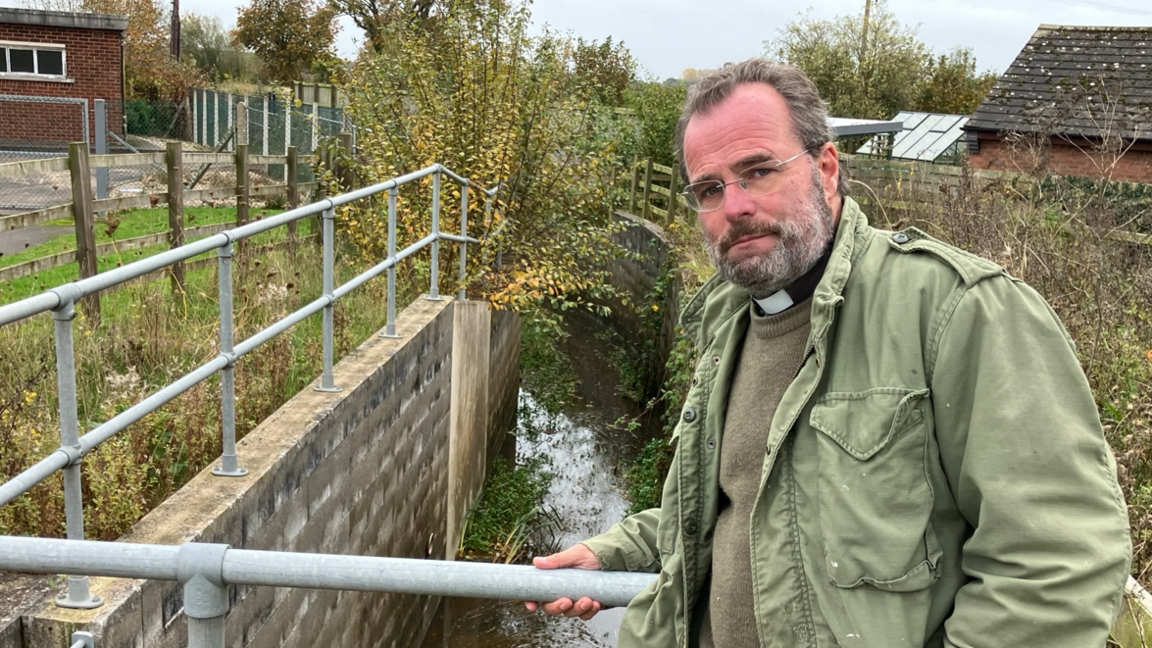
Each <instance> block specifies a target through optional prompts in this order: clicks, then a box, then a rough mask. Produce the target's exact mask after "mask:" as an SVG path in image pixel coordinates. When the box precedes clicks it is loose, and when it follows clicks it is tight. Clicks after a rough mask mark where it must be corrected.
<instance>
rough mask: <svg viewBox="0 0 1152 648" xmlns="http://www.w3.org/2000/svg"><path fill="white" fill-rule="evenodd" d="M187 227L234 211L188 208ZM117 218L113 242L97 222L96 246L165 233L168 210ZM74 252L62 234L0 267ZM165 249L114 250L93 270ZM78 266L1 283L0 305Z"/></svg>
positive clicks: (230, 216) (280, 233)
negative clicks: (117, 224)
mask: <svg viewBox="0 0 1152 648" xmlns="http://www.w3.org/2000/svg"><path fill="white" fill-rule="evenodd" d="M277 213H279V211H278V210H269V209H253V210H252V211H251V217H252V218H253V219H256V218H264V217H266V216H272V215H275V214H277ZM185 214H186V222H187V227H189V228H191V227H198V226H200V225H211V224H215V223H227V222H232V221H234V220H236V209H235V208H234V207H191V208H188V209H187V210H186V211H185ZM117 218H119V219H120V224H119V226H118V227H117V228H116V230H115V232H114V233H113V234H114V236H115V239H113V237H112V236H109V234H108V233H107V231H106V230H107V228H106V227H105V225H104V223H103V222H102V221H97V224H96V243H97V244H101V243H109V242H112V241H113V240H116V241H123V240H125V239H130V238H136V237H139V236H145V235H147V234H155V233H157V232H166V231H168V210H167V208H158V209H141V210H135V211H132V212H124V213H122V214H120V215H118V216H117ZM310 233H311V229H310V221H309V219H304V220H302V221H298V235H299V236H307V235H309V234H310ZM286 237H287V229H286V228H284V227H279V228H276V229H275V230H272V231H270V232H266V233H264V234H260V235H258V236H255V237H252V238H251V239H249V240H250V241H251V243H252V244H253V245H262V244H267V243H275V242H279V241H283V240H285V238H286ZM75 249H76V237H75V235H74V234H72V233H68V234H62V235H60V236H57V237H55V238H53V239H51V240H49V241H46V242H44V243H42V244H40V245H36V246H33V247H29V248H28V249H26V250H23V251H21V252H20V253H18V254H11V255H4V256H0V268H2V267H7V266H11V265H15V264H17V263H23V262H25V261H30V260H32V259H39V258H41V257H46V256H51V255H53V254H59V253H61V252H69V251H73V250H75ZM167 249H168V244H167V243H157V244H155V245H149V246H146V247H142V248H137V249H134V250H125V251H117V252H112V253H109V254H105V255H103V256H100V257H97V259H96V267H97V271H98V272H106V271H108V270H110V269H112V268H117V267H120V266H123V265H128V264H129V263H132V262H134V261H139V260H140V259H144V258H147V257H150V256H152V255H154V254H158V253H160V252H163V251H165V250H167ZM214 254H215V252H206V253H204V254H202V255H200V256H198V257H196V258H198V259H199V258H205V257H209V256H212V255H214ZM78 267H79V266H78V264H77V263H76V262H74V261H73V262H71V263H66V264H64V265H61V266H57V267H55V268H50V269H48V270H44V271H42V272H38V273H35V274H32V275H27V276H24V277H17V278H16V279H12V280H11V281H6V282H0V304H7V303H11V302H14V301H18V300H20V299H24V298H27V297H31V296H33V295H37V294H40V293H42V292H44V291H46V290H49V289H51V288H54V287H56V286H60V285H63V284H66V283H68V282H70V281H75V280H76V279H77V277H78V276H79V271H78Z"/></svg>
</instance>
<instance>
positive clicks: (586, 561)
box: [524, 544, 600, 621]
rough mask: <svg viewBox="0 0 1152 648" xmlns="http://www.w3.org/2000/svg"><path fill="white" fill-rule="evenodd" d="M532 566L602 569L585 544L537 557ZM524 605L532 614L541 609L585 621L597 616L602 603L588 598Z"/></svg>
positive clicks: (547, 612)
mask: <svg viewBox="0 0 1152 648" xmlns="http://www.w3.org/2000/svg"><path fill="white" fill-rule="evenodd" d="M532 564H533V565H535V566H536V568H537V569H600V559H599V558H597V557H596V554H594V553H592V550H591V549H589V548H588V547H587V546H586V545H583V544H575V545H572V546H571V547H569V548H567V549H565V550H564V551H561V552H560V553H554V554H552V555H551V556H537V557H536V558H533V559H532ZM524 605H525V606H526V607H527V608H528V610H529V611H532V612H535V611H536V608H540V609H541V610H543V611H544V613H545V614H552V615H557V616H566V617H580V618H581V619H583V620H584V621H587V620H589V619H591V618H592V617H594V616H596V613H597V612H599V611H600V602H599V601H593V600H592V599H590V598H588V597H587V596H585V597H583V598H581V599H580V600H579V601H576V602H575V603H573V602H572V599H570V598H567V597H565V598H559V599H556V600H555V601H552V602H551V603H536V602H535V601H527V602H525V603H524Z"/></svg>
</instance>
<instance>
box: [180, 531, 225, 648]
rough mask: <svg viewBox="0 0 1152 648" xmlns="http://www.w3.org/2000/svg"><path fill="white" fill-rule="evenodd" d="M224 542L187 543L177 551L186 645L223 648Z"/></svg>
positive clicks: (201, 647)
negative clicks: (182, 588)
mask: <svg viewBox="0 0 1152 648" xmlns="http://www.w3.org/2000/svg"><path fill="white" fill-rule="evenodd" d="M228 549H229V546H228V545H221V544H196V543H188V544H185V545H183V546H181V547H180V553H179V554H177V562H178V565H177V568H176V575H177V579H178V580H179V581H180V582H181V583H183V584H184V616H185V617H187V618H188V648H224V615H225V614H227V612H228V586H227V585H225V584H224V554H226V553H227V552H228Z"/></svg>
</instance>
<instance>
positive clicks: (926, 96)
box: [915, 47, 997, 115]
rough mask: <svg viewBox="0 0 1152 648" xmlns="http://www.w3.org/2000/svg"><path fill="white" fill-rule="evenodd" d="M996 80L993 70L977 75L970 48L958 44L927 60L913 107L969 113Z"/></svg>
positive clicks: (934, 110) (959, 113)
mask: <svg viewBox="0 0 1152 648" xmlns="http://www.w3.org/2000/svg"><path fill="white" fill-rule="evenodd" d="M996 79H997V75H996V73H995V72H992V71H985V72H982V73H980V74H977V73H976V57H974V56H973V55H972V50H970V49H968V48H966V47H963V48H962V47H957V48H956V49H954V50H952V51H951V52H949V53H947V54H942V55H940V56H938V57H936V58H934V59H932V60H931V61H930V62H929V63H928V65H927V67H926V69H925V72H924V78H923V79H922V81H921V85H920V93H919V97H918V98H917V100H916V105H915V109H916V110H920V111H923V112H938V113H948V114H952V115H970V114H972V113H973V112H975V110H976V108H977V107H978V106H979V105H980V102H981V101H983V100H984V97H985V96H987V95H988V91H989V90H991V89H992V86H993V84H995V83H996Z"/></svg>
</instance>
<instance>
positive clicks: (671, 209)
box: [665, 160, 680, 225]
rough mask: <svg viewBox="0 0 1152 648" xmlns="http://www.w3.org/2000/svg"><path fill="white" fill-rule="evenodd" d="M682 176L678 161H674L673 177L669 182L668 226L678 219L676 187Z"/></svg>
mask: <svg viewBox="0 0 1152 648" xmlns="http://www.w3.org/2000/svg"><path fill="white" fill-rule="evenodd" d="M679 175H680V169H679V168H678V167H677V165H676V161H675V160H673V161H672V177H671V178H669V180H668V219H667V223H665V224H667V225H671V224H672V221H673V220H675V218H676V207H677V205H676V201H677V198H678V197H679V194H677V193H676V185H677V183H678V180H679V179H678V178H677V176H679Z"/></svg>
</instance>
